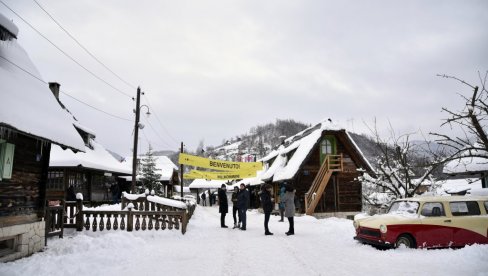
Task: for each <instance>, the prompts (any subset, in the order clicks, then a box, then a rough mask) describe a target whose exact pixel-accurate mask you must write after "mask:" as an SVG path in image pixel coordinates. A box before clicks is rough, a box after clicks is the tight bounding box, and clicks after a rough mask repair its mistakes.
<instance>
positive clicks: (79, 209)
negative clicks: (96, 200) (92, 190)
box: [76, 199, 83, 231]
mask: <svg viewBox="0 0 488 276" xmlns="http://www.w3.org/2000/svg"><path fill="white" fill-rule="evenodd" d="M76 231H83V201H82V200H81V199H76Z"/></svg>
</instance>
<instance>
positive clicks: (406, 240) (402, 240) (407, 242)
mask: <svg viewBox="0 0 488 276" xmlns="http://www.w3.org/2000/svg"><path fill="white" fill-rule="evenodd" d="M402 245H404V246H405V247H407V248H415V241H414V240H413V238H412V237H411V236H410V235H406V234H403V235H400V236H399V237H398V239H397V240H396V242H395V248H398V247H400V246H402Z"/></svg>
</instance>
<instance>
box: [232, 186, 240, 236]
mask: <svg viewBox="0 0 488 276" xmlns="http://www.w3.org/2000/svg"><path fill="white" fill-rule="evenodd" d="M238 193H239V188H237V186H234V192H233V193H232V199H231V200H232V217H233V218H234V228H241V215H240V214H239V212H238V211H239V209H238V208H237V194H238ZM236 214H238V217H239V220H237V218H236ZM238 222H239V223H238ZM234 228H232V229H234Z"/></svg>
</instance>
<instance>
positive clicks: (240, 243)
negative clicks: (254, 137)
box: [0, 206, 488, 276]
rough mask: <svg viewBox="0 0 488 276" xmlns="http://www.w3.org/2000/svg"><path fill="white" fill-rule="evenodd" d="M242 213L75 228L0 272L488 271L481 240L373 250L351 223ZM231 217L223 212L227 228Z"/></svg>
mask: <svg viewBox="0 0 488 276" xmlns="http://www.w3.org/2000/svg"><path fill="white" fill-rule="evenodd" d="M263 218H264V216H263V215H262V214H260V213H258V212H256V211H252V212H249V213H248V221H249V222H248V230H247V231H240V230H237V229H234V230H233V229H231V228H229V229H222V228H220V225H219V214H218V209H217V208H216V207H201V206H199V207H197V210H196V212H195V215H194V217H193V218H192V219H191V221H190V224H189V226H188V232H187V233H186V234H185V235H181V232H180V231H174V230H173V231H167V230H165V231H158V232H155V231H145V232H132V233H128V232H122V231H119V232H116V231H104V232H96V233H93V232H81V233H76V232H74V233H71V234H70V235H67V236H66V237H65V238H64V239H57V238H52V239H50V240H49V241H48V244H49V245H48V247H47V248H46V250H45V251H44V252H41V253H37V254H34V255H33V256H31V257H29V258H24V259H22V260H18V261H16V262H12V263H6V264H0V275H4V276H7V275H50V276H54V275H198V276H203V275H294V276H299V275H358V274H361V275H375V276H377V275H488V245H475V246H468V247H466V248H463V249H458V250H452V249H442V250H412V249H406V248H402V249H398V250H386V251H380V250H376V249H374V248H372V247H370V246H367V245H361V244H358V243H356V242H355V241H354V240H353V239H352V237H353V236H354V229H353V226H352V222H351V221H349V220H344V219H335V218H332V219H322V220H317V219H315V218H312V217H297V218H296V222H295V224H296V226H295V233H296V235H295V236H290V237H287V236H286V235H285V234H284V233H285V232H286V231H287V227H288V223H287V222H278V217H274V216H272V217H271V221H270V230H271V231H272V232H274V233H275V235H274V236H264V230H263V226H262V224H263ZM231 222H232V215H230V216H229V215H227V224H228V225H229V226H230V225H231Z"/></svg>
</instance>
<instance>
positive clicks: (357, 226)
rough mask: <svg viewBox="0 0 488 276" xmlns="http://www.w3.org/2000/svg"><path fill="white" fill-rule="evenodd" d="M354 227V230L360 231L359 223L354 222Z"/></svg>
mask: <svg viewBox="0 0 488 276" xmlns="http://www.w3.org/2000/svg"><path fill="white" fill-rule="evenodd" d="M352 225H354V228H355V229H358V228H359V223H358V222H357V221H354V222H353V223H352Z"/></svg>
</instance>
